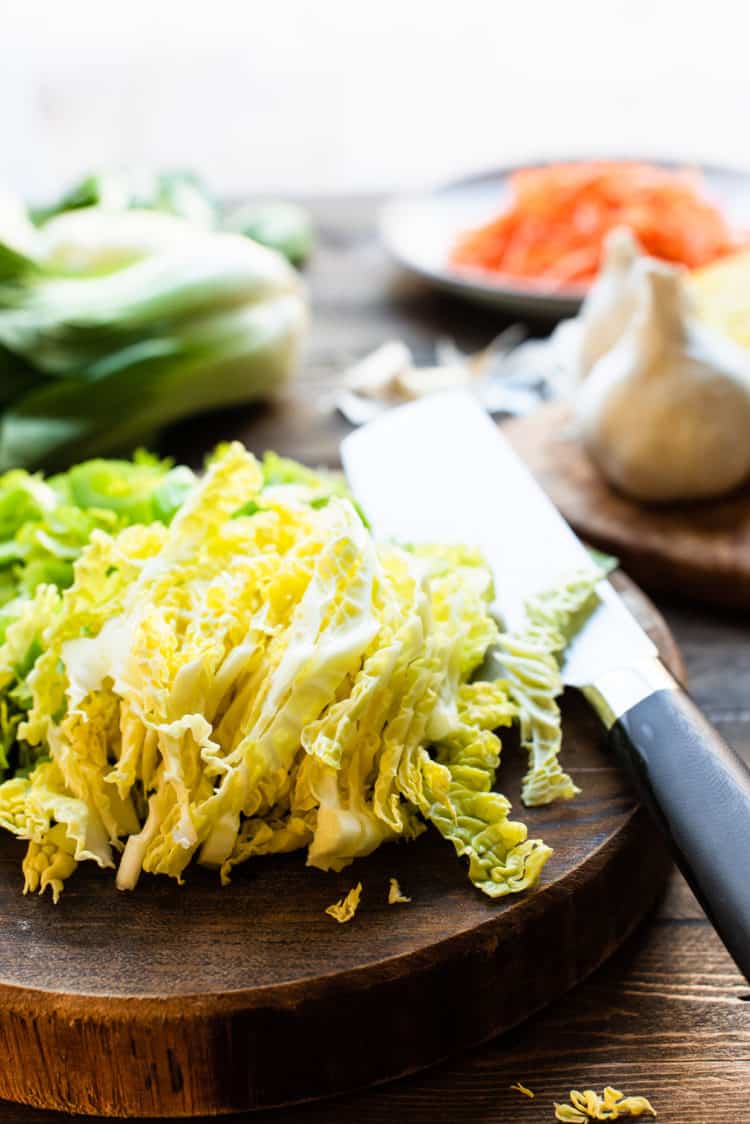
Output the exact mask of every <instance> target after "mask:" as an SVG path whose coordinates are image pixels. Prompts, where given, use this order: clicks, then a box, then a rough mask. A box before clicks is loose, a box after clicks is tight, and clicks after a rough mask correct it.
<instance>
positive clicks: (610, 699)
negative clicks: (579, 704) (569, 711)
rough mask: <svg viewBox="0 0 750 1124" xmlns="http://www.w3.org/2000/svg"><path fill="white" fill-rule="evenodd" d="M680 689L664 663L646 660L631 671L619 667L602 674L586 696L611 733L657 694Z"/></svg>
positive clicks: (588, 688)
mask: <svg viewBox="0 0 750 1124" xmlns="http://www.w3.org/2000/svg"><path fill="white" fill-rule="evenodd" d="M676 688H677V684H676V683H675V681H674V679H673V678H672V676H671V675H670V674H669V672H668V671H667V669H666V668H665V666H664V664H663V663H662V662H661V660H659V659H657V657H656V656H654V657H653V659H647V660H643V661H642V662H641V663H638V664H635V665H633V666H632V667H616V668H612V669H610V670H609V671H605V672H602V674H601V675H599V676H597V677H596V679H595V680H594V682H593V683H591V685H590V686H588V687H584V688H583V693H584V695H585V696H586V698H587V699H588V701H589V702H590V703H591V706H592V707H593V708H594V710H595V711H596V713H597V714H598V715H599V717H600V718H601V720H602V722H603V723H604V725H605V726H606V728H607V729H608V730H609V729H611V727H612V726H614V724H615V722H616V721H617V719H618V718H621V717H622V715H623V714H625V713H627V711H629V710H630V709H631V707H634V706H636V705H637V704H638V703H639V702H642V700H643V699H645V698H648V697H649V695H653V694H654V692H655V691H664V690H672V691H674V690H675V689H676Z"/></svg>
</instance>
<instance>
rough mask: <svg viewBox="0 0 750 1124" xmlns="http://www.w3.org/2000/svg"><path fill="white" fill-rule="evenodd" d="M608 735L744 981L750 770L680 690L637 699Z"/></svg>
mask: <svg viewBox="0 0 750 1124" xmlns="http://www.w3.org/2000/svg"><path fill="white" fill-rule="evenodd" d="M609 738H610V743H611V745H612V747H613V748H614V750H615V753H616V754H617V756H618V758H619V759H620V761H621V762H622V764H623V765H624V767H625V769H626V771H627V772H628V773H629V774H630V777H631V779H632V780H633V782H634V784H635V787H636V790H637V792H638V795H639V796H640V798H641V800H642V801H643V803H644V804H646V805H647V806H648V807H649V808H650V809H651V811H652V812H653V813H654V815H655V816H656V818H657V820H658V822H659V823H660V825H661V827H662V828H663V830H664V832H665V833H666V835H667V838H668V840H669V842H670V844H671V847H672V849H673V851H674V854H675V858H676V860H677V864H678V866H679V867H680V869H681V870H682V873H683V874H684V875H685V877H686V878H687V880H688V882H689V883H690V885H691V887H692V889H693V891H694V893H695V895H696V897H697V898H698V900H699V901H700V903H701V905H702V906H703V908H704V909H705V911H706V913H707V914H708V916H709V918H710V920H711V921H712V922H713V924H714V926H715V928H716V931H717V932H718V934H719V936H720V937H721V939H722V940H723V941H724V944H725V945H726V947H727V948H728V950H729V952H730V953H731V954H732V956H733V957H734V960H735V962H736V963H737V966H738V967H739V968H740V970H741V971H742V972H743V973H744V975H745V977H746V978H747V979H748V980H749V981H750V770H748V768H747V766H746V765H745V764H744V763H743V762H742V761H740V759H739V758H738V757H737V756H736V755H735V754H734V753H733V752H732V750H731V749H729V747H728V746H727V745H726V744H725V743H724V741H723V740H722V739H721V738H720V737H719V735H718V733H717V732H716V730H714V729H713V727H712V726H710V725H709V723H708V722H707V721H706V720H705V718H703V716H702V715H701V713H700V711H699V710H698V709H697V707H696V706H695V705H694V704H693V703H692V702H691V701H690V699H689V698H688V696H687V695H686V694H685V692H684V691H682V690H680V689H677V690H660V691H655V692H654V693H653V694H651V695H649V696H648V697H647V698H644V699H642V700H641V702H638V703H636V704H635V706H633V707H631V708H630V710H627V711H626V712H625V713H624V714H623V715H621V716H620V717H619V718H618V719H617V721H616V722H615V723H614V725H613V726H612V727H611V729H610V733H609Z"/></svg>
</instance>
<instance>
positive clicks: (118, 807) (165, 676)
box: [0, 444, 599, 897]
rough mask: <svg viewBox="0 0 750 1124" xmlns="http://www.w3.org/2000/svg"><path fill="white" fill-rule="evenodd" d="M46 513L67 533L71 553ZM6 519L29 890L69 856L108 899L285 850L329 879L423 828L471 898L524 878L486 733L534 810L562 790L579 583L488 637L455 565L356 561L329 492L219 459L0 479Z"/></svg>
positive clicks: (225, 872) (511, 889) (528, 866)
mask: <svg viewBox="0 0 750 1124" xmlns="http://www.w3.org/2000/svg"><path fill="white" fill-rule="evenodd" d="M3 487H5V488H6V489H7V490H8V495H11V494H16V496H17V504H16V505H11V504H9V505H8V506H7V510H5V511H4V510H3V506H2V502H1V501H2V488H3ZM165 495H166V496H168V497H169V500H168V502H167V501H166V500H165V499H164V497H165ZM321 501H324V502H321ZM61 512H66V513H67V516H66V518H68V519H70V520H71V521H72V523H71V525H75V518H80V519H81V520H83V521H84V522H83V523H81V525H80V527H78V526H75V533H74V532H73V531H70V530H69V529H68V534H67V537H66V535H65V534H63V533H61V532H58V531H56V530H55V527H56V523H55V519H56V518H57V517H58V516H59V515H60V513H61ZM74 516H75V518H74ZM3 520H4V524H3ZM86 521H88V524H87V529H85V527H84V524H85V523H86ZM3 525H4V526H5V528H6V539H5V544H6V545H7V552H8V555H9V560H8V562H7V567H8V571H9V575H10V587H9V588H10V598H11V599H10V600H9V601H8V602H7V604H6V606H5V610H6V611H7V614H8V616H7V621H6V624H5V632H4V639H3V642H2V645H0V748H2V752H3V755H4V757H5V760H6V764H7V765H8V766H9V771H10V774H11V775H10V776H9V778H8V779H7V780H6V781H5V782H4V783H3V784H0V824H2V826H4V827H6V828H7V829H8V830H10V831H12V832H13V833H15V834H16V835H18V836H19V837H21V838H23V839H26V840H27V841H28V844H29V848H28V852H27V857H26V859H25V861H24V874H25V879H26V888H27V889H29V890H35V889H40V890H44V889H45V887H49V888H50V889H51V890H52V893H53V895H54V896H55V897H57V896H59V893H60V891H61V889H62V886H63V884H64V881H65V879H66V878H67V877H69V876H70V875H71V874H72V872H73V870H74V869H75V866H76V864H77V863H78V862H80V861H84V860H89V861H93V862H96V863H97V864H98V865H99V866H101V867H103V868H112V867H116V880H117V884H118V886H119V887H120V888H122V889H129V888H132V887H133V886H135V884H136V882H137V881H138V879H139V877H140V875H141V873H142V872H143V871H146V872H150V873H155V874H167V875H170V876H171V877H173V878H175V879H177V880H178V881H182V879H183V877H184V874H185V872H186V870H187V868H188V866H189V865H190V863H191V861H193V860H194V859H195V860H197V861H198V862H201V863H203V864H205V865H208V866H212V867H215V868H217V869H218V870H219V872H220V875H221V878H222V880H223V881H226V880H227V879H228V878H229V876H230V874H231V871H232V869H233V868H234V867H235V866H236V865H237V864H238V863H241V862H244V861H246V860H247V859H248V858H250V857H251V856H254V855H262V854H269V853H272V852H283V851H291V850H296V849H302V848H306V849H307V862H308V863H309V865H311V866H315V867H318V868H320V869H322V870H341V869H342V868H343V867H345V866H347V865H348V864H349V863H351V862H352V861H353V860H354V859H356V858H358V857H360V856H363V855H367V854H369V853H370V852H371V851H373V850H374V849H375V848H376V847H378V846H380V845H381V844H382V843H384V842H388V841H391V840H396V839H413V838H414V837H416V836H417V835H419V834H420V833H421V832H422V831H424V830H425V828H426V826H427V825H429V824H432V825H433V826H434V827H435V828H436V829H437V830H438V831H439V832H440V833H441V834H442V835H443V836H444V837H445V839H446V840H447V841H448V842H450V843H451V844H452V845H453V847H454V848H455V850H456V852H457V853H458V854H459V855H461V856H465V857H466V858H467V859H468V873H469V877H470V878H471V880H472V881H473V882H474V884H475V885H476V886H477V887H478V888H479V889H481V890H482V891H483V892H484V893H486V894H488V895H489V896H491V897H500V896H502V895H505V894H509V893H515V892H518V891H520V890H523V889H525V888H526V887H528V886H530V885H532V884H533V883H534V882H535V880H536V879H537V877H538V876H539V872H540V870H541V869H542V867H543V865H544V863H545V861H546V859H547V858H548V856H549V854H550V850H549V848H548V847H546V846H545V845H544V843H543V842H542V841H541V840H539V839H529V838H528V837H527V830H526V827H525V826H524V824H523V823H520V822H518V821H515V820H513V819H511V816H510V812H511V805H510V802H509V800H508V799H507V798H506V797H505V796H504V795H502V794H501V793H499V792H497V791H495V788H494V785H495V777H496V772H497V768H498V765H499V761H500V755H501V742H500V738H499V736H498V733H497V731H498V730H501V729H502V728H504V727H508V726H510V725H511V724H512V723H516V722H519V723H520V726H521V732H522V739H523V740H524V741H525V742H526V743H527V744H528V745H529V747H530V749H531V751H532V773H533V776H534V777H537V775H538V776H542V777H544V778H545V784H544V785H542V786H541V787H536V788H534V795H535V798H538V799H542V798H544V799H547V798H551V797H553V796H558V795H569V793H568V791H567V790H566V786H565V785H561V784H559V783H557V781H555V783H550V782H549V778H550V777H553V778H557V776H558V773H559V772H560V770H559V765H558V763H557V751H558V749H559V722H560V719H559V711H558V710H557V705H556V702H555V695H556V693H557V691H558V690H559V676H558V677H557V678H556V677H555V674H554V672H556V663H555V661H554V654H555V653H556V652H558V651H559V650H560V649H561V648H562V646H563V645H564V643H565V637H566V635H567V634H568V633H569V632H570V630H571V629H573V628H574V627H575V621H576V619H577V614H578V613H579V611H580V610H582V609H583V608H584V606H585V604H586V603H587V601H588V599H589V598H590V595H591V590H592V588H593V585H594V583H595V582H596V580H598V578H599V574H598V573H592V574H591V575H587V576H585V577H582V578H580V579H576V580H575V581H573V582H571V583H569V584H568V585H566V586H565V587H563V588H561V589H560V590H557V591H554V592H553V593H551V594H550V595H548V596H545V597H542V598H540V599H539V600H538V601H537V602H535V603H534V604H533V605H530V606H529V609H528V629H527V631H526V632H525V633H524V635H523V636H521V637H514V638H508V637H504V636H502V635H501V634H500V633H499V629H498V625H497V623H496V621H495V620H494V619H493V617H492V615H491V613H490V603H491V601H492V598H493V589H492V579H491V575H490V573H489V570H488V568H487V566H486V563H485V562H484V560H483V558H482V557H481V555H480V554H478V553H477V552H476V551H473V550H470V549H467V548H461V547H455V546H454V547H441V546H420V547H411V548H408V549H405V548H403V547H399V546H397V545H394V544H385V543H377V542H376V541H375V540H374V539H373V537H372V535H371V533H370V531H369V530H368V528H367V527H366V526H365V524H364V523H363V521H362V519H361V518H360V517H359V515H358V513H357V511H356V510H355V507H354V505H353V504H352V502H351V499H350V498H349V496H348V495H347V493H346V489H345V487H344V485H343V483H342V482H341V481H340V479H339V478H337V477H334V476H332V475H331V474H325V473H315V472H312V471H311V470H309V469H305V468H303V467H302V466H299V465H295V464H294V462H290V461H286V460H284V459H283V458H278V457H275V456H274V455H273V454H268V455H267V456H266V457H265V458H264V461H263V462H262V464H261V463H259V462H257V461H256V460H255V459H254V458H253V457H252V456H251V455H250V454H249V453H247V452H246V451H245V450H244V449H243V448H242V447H241V446H239V445H237V444H232V445H226V446H223V447H222V448H221V449H220V450H218V451H217V453H216V454H215V455H214V456H213V457H212V458H211V459H210V462H209V464H208V467H207V470H206V473H205V475H204V476H203V478H202V479H201V480H199V481H196V480H194V479H193V478H192V476H191V475H190V474H187V475H186V470H184V469H180V468H172V467H170V466H169V465H166V464H163V463H160V462H158V461H156V460H154V459H153V458H150V457H147V456H145V455H142V456H141V457H139V458H138V459H137V460H136V461H135V462H133V463H124V462H106V461H101V460H95V461H91V462H88V463H87V464H83V465H79V466H77V467H76V468H74V469H72V470H71V471H70V472H68V473H66V474H65V475H63V476H59V477H53V478H51V479H49V480H47V481H45V480H43V479H42V478H41V477H30V476H28V475H27V474H25V473H23V472H15V473H11V474H8V475H7V476H6V477H5V478H4V479H3V480H2V481H0V526H3ZM66 528H67V523H66V524H65V525H64V528H63V529H64V530H65V529H66ZM76 536H78V537H76ZM86 536H88V541H86V543H85V545H84V544H83V542H82V541H81V540H82V539H83V538H85V537H86ZM29 543H33V544H34V553H32V554H25V553H24V550H23V549H21V548H22V547H23V548H25V547H26V546H27V544H29ZM39 550H41V551H42V554H41V556H40V555H39V554H38V553H36V552H38V551H39ZM37 563H38V564H40V566H41V569H39V567H38V568H37V570H36V571H34V570H33V566H34V565H35V564H37ZM63 567H65V569H63ZM45 572H47V573H48V575H49V576H48V577H47V578H46V580H45V579H43V578H42V577H40V574H44V573H45ZM30 574H33V575H34V576H33V577H31V578H30ZM494 648H498V649H499V650H500V652H501V656H502V660H503V662H504V663H505V664H506V665H507V667H506V671H507V674H506V676H505V677H504V678H500V679H492V680H485V679H482V678H481V677H479V676H480V669H482V668H483V667H484V666H486V656H487V653H488V650H490V649H494ZM553 669H554V670H553ZM2 707H4V709H2ZM535 739H536V740H535ZM556 770H557V771H556ZM530 775H531V774H530ZM562 775H563V776H564V774H562ZM527 781H528V778H527ZM566 782H568V783H569V784H572V782H569V781H568V778H566Z"/></svg>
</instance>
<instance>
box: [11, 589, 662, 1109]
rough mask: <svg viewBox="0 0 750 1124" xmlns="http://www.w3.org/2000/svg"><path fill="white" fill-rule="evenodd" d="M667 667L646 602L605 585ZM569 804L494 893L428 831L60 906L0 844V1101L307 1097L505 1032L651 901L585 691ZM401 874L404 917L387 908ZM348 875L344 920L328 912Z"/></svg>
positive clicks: (648, 830)
mask: <svg viewBox="0 0 750 1124" xmlns="http://www.w3.org/2000/svg"><path fill="white" fill-rule="evenodd" d="M616 582H617V584H618V585H619V586H620V588H623V589H624V590H625V591H626V595H627V597H628V598H629V600H630V602H631V605H632V607H633V608H634V610H635V611H636V612H637V615H638V616H639V618H640V620H641V621H642V623H643V624H644V625H645V626H646V627H647V628H648V630H649V631H650V633H651V635H652V636H653V638H654V639H655V641H656V642H657V644H658V645H659V648H660V650H661V652H662V655H663V657H664V659H665V660H666V662H667V663H668V664H669V665H670V666H671V668H672V669H673V671H674V672H675V674H677V675H678V676H680V675H681V672H682V667H681V663H680V659H679V655H678V653H677V651H676V649H675V646H674V643H673V641H672V639H671V637H670V635H669V633H668V631H667V629H666V626H665V624H664V622H663V621H662V620H661V618H660V617H659V616H658V615H657V614H656V612H655V610H654V608H653V606H652V605H651V604H650V603H649V602H648V601H646V599H645V598H644V597H643V596H642V595H641V594H639V593H638V592H637V591H636V590H635V588H634V587H633V586H632V585H630V584H628V583H627V582H626V581H625V580H624V579H622V578H618V579H616ZM563 714H564V731H565V748H564V755H565V761H566V765H567V768H568V769H569V770H570V772H571V773H572V775H573V777H574V778H575V779H576V780H577V782H578V783H579V785H580V786H581V788H582V790H583V792H582V794H581V796H579V797H578V798H577V799H576V800H575V801H573V802H571V803H567V804H559V805H554V806H551V807H548V808H540V809H536V810H525V811H524V810H523V809H522V808H521V807H520V801H519V799H518V793H519V788H520V779H521V774H522V771H523V761H522V760H521V755H520V753H519V752H518V751H517V749H516V748H514V747H513V746H511V745H510V744H507V745H506V747H505V750H504V759H503V764H502V768H501V772H500V776H499V786H500V788H501V789H502V790H503V791H504V792H506V793H508V794H509V795H510V796H511V798H512V799H513V801H514V805H515V809H516V811H517V812H518V814H519V815H522V816H523V818H524V819H525V820H526V821H527V823H528V825H529V830H530V833H534V834H537V833H538V834H540V835H541V836H543V838H544V839H545V840H546V841H547V842H548V843H551V844H552V845H553V846H554V848H555V854H554V856H553V857H552V859H551V860H550V862H549V864H548V865H547V867H546V869H545V871H544V874H543V879H542V882H541V884H540V886H539V888H538V889H537V890H535V891H534V892H531V893H527V894H525V895H522V896H519V897H516V898H511V899H506V900H504V901H501V902H491V901H489V900H488V899H487V898H485V897H484V896H483V895H482V894H480V893H479V892H478V891H476V890H474V889H473V888H472V887H471V885H470V884H469V882H468V880H467V878H466V874H465V870H464V867H463V865H462V863H461V862H460V861H459V860H457V858H456V857H455V855H454V853H453V849H452V848H451V847H450V846H449V845H447V844H446V843H444V842H443V841H442V840H441V839H440V838H439V837H438V836H437V834H436V833H434V832H432V831H430V832H427V833H425V834H424V835H423V836H422V837H421V838H420V839H419V840H417V842H416V843H414V844H410V845H406V846H384V847H382V848H381V849H380V850H379V851H378V852H376V853H375V854H374V855H372V856H371V857H370V858H369V859H366V860H362V861H360V862H358V863H356V864H355V866H354V867H352V868H350V869H349V870H347V871H344V872H343V873H342V874H340V875H324V874H321V873H320V872H318V871H316V870H310V869H306V868H305V866H304V863H303V859H302V856H301V855H299V854H297V855H288V856H284V857H275V858H271V859H256V860H253V861H251V862H249V863H248V864H246V865H245V866H244V867H241V868H240V869H239V870H237V871H236V873H235V877H234V881H233V883H232V885H231V887H229V888H227V889H221V888H220V886H219V884H218V881H217V879H216V878H215V876H213V875H212V874H211V873H209V872H207V871H203V870H200V869H196V870H195V871H190V872H189V875H188V878H187V884H186V885H185V886H184V887H183V888H180V887H178V886H177V885H176V884H175V883H174V882H172V881H171V880H168V879H166V878H149V877H148V876H146V877H144V878H143V879H142V882H141V884H140V885H139V886H138V888H137V890H135V891H134V892H133V893H130V894H123V893H118V891H117V890H116V889H115V887H114V881H113V879H112V877H111V873H104V872H101V871H98V870H97V869H95V868H93V867H92V864H89V863H84V864H83V865H82V866H81V867H80V868H79V870H78V871H77V872H76V874H75V875H74V876H73V877H72V878H71V879H70V881H69V883H68V887H67V889H66V890H65V893H64V894H63V897H62V900H61V902H60V904H59V905H58V906H54V905H53V904H52V901H51V899H50V898H49V897H45V898H39V897H36V896H35V897H24V896H23V895H22V894H21V872H20V862H21V857H22V854H23V847H22V846H21V845H19V844H17V843H16V842H15V841H13V840H12V839H11V838H10V837H8V836H4V837H3V840H2V844H1V845H0V1056H1V1057H2V1065H0V1097H2V1098H7V1099H11V1100H16V1101H22V1102H25V1103H28V1104H34V1105H38V1106H41V1107H44V1108H55V1109H63V1110H65V1111H68V1112H77V1113H98V1114H107V1115H137V1116H184V1115H199V1114H205V1113H216V1112H231V1111H238V1110H244V1109H249V1108H256V1107H261V1106H264V1107H267V1106H271V1105H279V1104H283V1103H288V1102H292V1101H298V1100H302V1099H306V1098H312V1097H322V1096H326V1095H329V1094H332V1093H338V1092H341V1091H343V1090H345V1089H351V1088H354V1087H357V1086H363V1085H366V1084H369V1083H371V1082H376V1081H384V1080H387V1079H388V1078H393V1077H396V1076H398V1075H400V1074H404V1073H407V1072H409V1071H411V1070H415V1069H418V1068H420V1067H422V1066H426V1065H429V1064H431V1063H432V1062H435V1061H437V1060H438V1059H440V1058H442V1057H444V1056H446V1055H448V1054H450V1053H451V1052H452V1051H455V1050H458V1049H460V1048H462V1047H465V1046H467V1045H470V1044H474V1043H478V1042H480V1041H481V1040H483V1039H486V1038H488V1037H490V1036H492V1035H494V1034H496V1033H498V1032H500V1031H502V1030H505V1029H507V1028H509V1027H511V1026H513V1025H514V1024H516V1023H518V1022H519V1021H520V1020H522V1019H524V1018H525V1017H526V1016H528V1015H530V1014H531V1013H532V1012H534V1011H536V1010H537V1009H539V1008H540V1007H542V1006H544V1005H545V1004H546V1003H549V1002H550V1001H551V1000H552V999H555V998H556V997H557V996H559V995H561V994H562V993H563V992H564V991H565V990H566V989H568V988H570V987H571V986H572V985H573V984H575V983H576V982H577V981H579V980H580V979H582V978H583V977H584V976H586V975H587V974H588V973H589V972H591V970H592V969H593V968H594V967H596V965H597V964H598V963H599V962H600V961H601V960H602V959H603V958H604V957H606V956H608V955H609V954H610V953H611V952H612V951H613V950H614V949H615V948H616V947H617V946H618V945H619V944H620V943H621V942H622V941H623V940H624V938H625V937H626V936H627V935H628V933H629V932H630V931H631V930H632V928H633V927H634V925H635V924H636V923H637V922H638V921H639V919H640V918H641V917H642V916H643V915H644V913H645V912H646V911H647V910H648V909H649V907H650V905H651V904H652V902H653V901H654V899H655V897H656V896H657V894H658V892H659V889H660V887H661V886H662V882H663V879H664V877H665V874H666V872H667V869H668V860H667V857H666V855H665V852H664V850H663V848H662V845H661V843H660V841H659V839H658V837H657V835H656V830H655V828H654V827H653V825H652V823H651V820H650V819H649V818H648V816H647V815H646V813H645V812H644V811H643V810H642V809H641V808H639V807H638V806H637V805H636V804H635V803H634V801H633V799H632V798H631V796H630V795H629V793H628V790H627V788H626V785H625V781H624V779H623V777H622V776H621V775H620V772H619V771H618V769H617V768H616V767H615V766H614V764H613V763H612V762H611V761H610V760H609V759H608V758H607V757H606V756H605V754H604V752H603V750H602V748H601V745H600V742H601V733H600V730H599V729H598V727H597V723H596V720H595V719H594V717H593V715H592V714H591V713H590V712H589V711H588V710H587V707H586V705H585V703H584V702H583V700H582V699H581V698H579V697H577V696H575V695H572V694H571V695H569V696H566V698H565V699H564V703H563ZM393 876H395V877H397V878H398V879H399V881H400V883H401V887H402V890H403V891H404V893H406V894H408V895H410V896H411V898H412V901H411V903H410V904H408V905H394V906H389V905H388V904H387V893H388V880H389V878H390V877H393ZM358 881H361V882H362V884H363V893H362V904H361V906H360V909H359V912H358V913H357V915H356V917H355V919H354V920H353V921H352V922H351V923H349V924H345V925H339V924H337V923H336V922H335V921H334V920H333V919H332V918H331V917H329V916H327V915H326V914H325V912H324V910H325V908H326V906H328V905H330V904H331V903H332V902H333V901H334V900H335V899H336V898H338V897H340V896H341V895H342V894H343V893H345V892H346V891H347V890H348V889H349V888H350V887H351V886H352V885H353V884H354V883H356V882H358Z"/></svg>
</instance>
